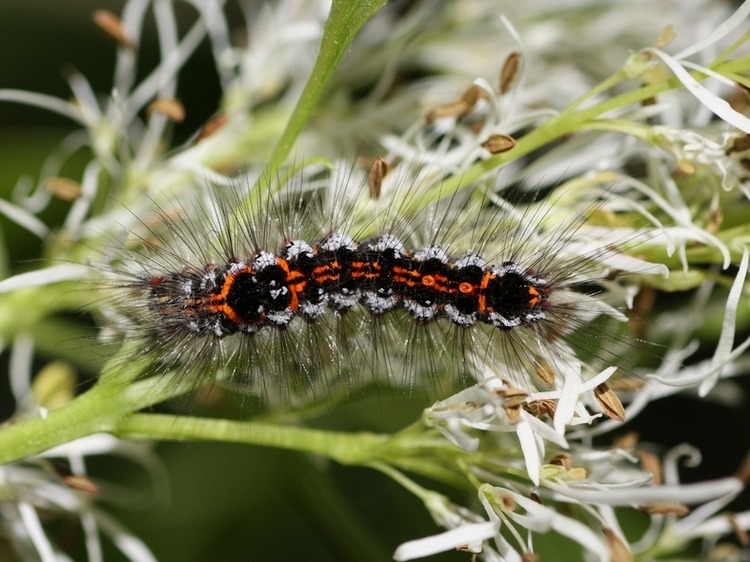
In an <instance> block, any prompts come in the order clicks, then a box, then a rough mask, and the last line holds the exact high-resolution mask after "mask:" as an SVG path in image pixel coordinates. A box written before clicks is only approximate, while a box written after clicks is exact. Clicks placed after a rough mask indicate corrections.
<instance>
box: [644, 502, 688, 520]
mask: <svg viewBox="0 0 750 562" xmlns="http://www.w3.org/2000/svg"><path fill="white" fill-rule="evenodd" d="M638 511H642V512H643V513H648V514H649V515H676V516H677V517H682V516H684V515H687V514H688V513H690V508H689V507H688V506H686V505H684V504H681V503H670V502H654V503H647V504H645V505H639V506H638Z"/></svg>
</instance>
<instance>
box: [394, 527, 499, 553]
mask: <svg viewBox="0 0 750 562" xmlns="http://www.w3.org/2000/svg"><path fill="white" fill-rule="evenodd" d="M497 530H498V525H497V524H496V523H492V522H491V521H487V522H484V523H472V524H469V525H463V526H461V527H458V528H456V529H451V530H450V531H445V532H444V533H440V534H438V535H432V536H430V537H425V538H423V539H417V540H414V541H409V542H405V543H403V544H402V545H400V546H399V547H398V548H397V549H396V552H395V553H394V554H393V559H394V560H397V561H399V562H400V561H402V560H414V559H416V558H424V557H425V556H431V555H433V554H437V553H439V552H445V551H447V550H454V549H456V548H459V547H464V546H468V548H469V550H470V552H481V548H482V544H481V543H482V542H483V541H486V540H487V539H491V538H492V537H494V536H495V533H497Z"/></svg>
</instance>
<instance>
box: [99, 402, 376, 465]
mask: <svg viewBox="0 0 750 562" xmlns="http://www.w3.org/2000/svg"><path fill="white" fill-rule="evenodd" d="M113 433H114V434H115V435H117V436H118V437H121V438H123V439H156V440H173V441H222V442H227V443H244V444H247V445H258V446H262V447H274V448H278V449H287V450H292V451H302V452H307V453H315V454H318V455H321V456H324V457H327V458H330V459H332V460H335V461H337V462H340V463H342V464H361V463H362V462H363V459H367V458H369V457H370V456H371V455H372V454H373V452H374V451H376V450H377V448H378V447H379V446H381V445H382V444H384V443H385V442H386V441H387V440H388V436H386V435H377V434H375V433H369V432H359V433H345V432H339V431H325V430H320V429H311V428H307V427H298V426H288V425H276V424H270V423H264V422H257V421H252V420H250V421H236V420H224V419H212V418H199V417H190V416H179V417H178V416H173V415H166V414H134V415H132V416H128V417H126V418H124V419H122V420H121V421H120V422H119V423H118V424H117V427H116V428H115V429H114V431H113Z"/></svg>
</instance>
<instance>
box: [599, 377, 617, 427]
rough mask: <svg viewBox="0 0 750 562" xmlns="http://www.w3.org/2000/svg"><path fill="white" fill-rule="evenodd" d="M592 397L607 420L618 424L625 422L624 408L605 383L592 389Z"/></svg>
mask: <svg viewBox="0 0 750 562" xmlns="http://www.w3.org/2000/svg"><path fill="white" fill-rule="evenodd" d="M594 396H595V397H596V401H597V402H598V403H599V405H600V406H601V407H602V411H603V412H604V414H605V415H606V416H607V417H608V418H610V419H613V420H615V421H618V422H624V421H625V408H624V407H623V405H622V402H620V399H619V398H618V397H617V394H615V392H614V391H613V390H612V389H610V388H609V385H607V383H606V382H603V383H602V384H600V385H598V386H597V387H596V388H595V389H594Z"/></svg>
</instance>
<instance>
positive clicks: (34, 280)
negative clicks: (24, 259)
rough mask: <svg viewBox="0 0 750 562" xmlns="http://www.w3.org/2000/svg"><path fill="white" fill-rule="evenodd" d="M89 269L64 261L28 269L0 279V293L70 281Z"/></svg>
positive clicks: (89, 270)
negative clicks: (26, 271)
mask: <svg viewBox="0 0 750 562" xmlns="http://www.w3.org/2000/svg"><path fill="white" fill-rule="evenodd" d="M90 272H91V269H90V268H88V267H86V266H85V265H78V264H73V263H66V264H62V265H53V266H52V267H46V268H44V269H37V270H35V271H29V272H28V273H19V274H18V275H14V276H13V277H8V278H7V279H3V280H2V281H0V293H8V292H10V291H17V290H18V289H27V288H29V287H42V286H44V285H51V284H52V283H60V282H61V281H72V280H75V279H81V278H82V277H83V276H84V275H86V274H87V273H90Z"/></svg>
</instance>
